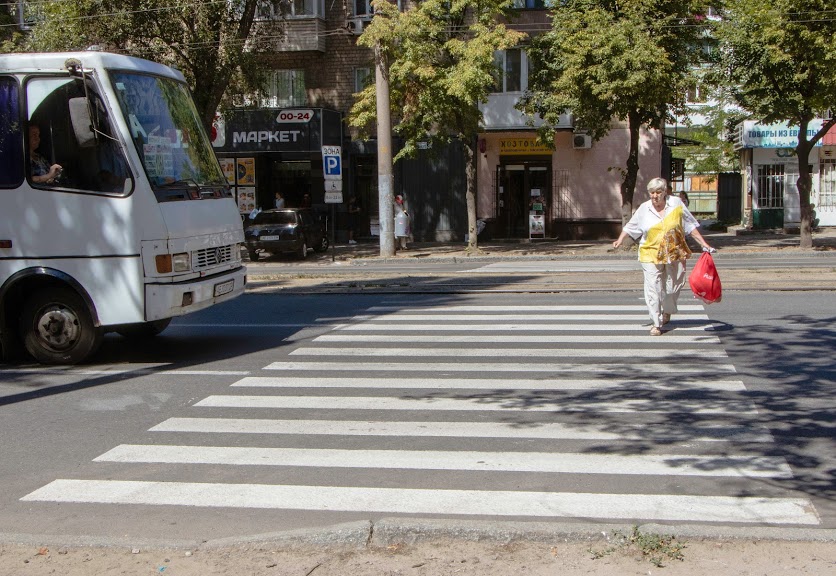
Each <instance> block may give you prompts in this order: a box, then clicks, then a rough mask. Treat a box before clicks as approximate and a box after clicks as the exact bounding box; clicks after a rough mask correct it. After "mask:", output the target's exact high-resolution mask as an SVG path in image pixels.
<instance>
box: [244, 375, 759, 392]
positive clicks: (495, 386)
mask: <svg viewBox="0 0 836 576" xmlns="http://www.w3.org/2000/svg"><path fill="white" fill-rule="evenodd" d="M232 387H233V388H376V389H377V388H399V389H413V390H448V389H456V388H460V389H466V390H486V391H488V390H607V389H614V388H616V389H624V390H700V389H702V390H724V391H728V392H742V391H744V390H745V389H746V387H745V386H744V385H743V382H742V381H740V380H697V379H693V378H683V377H681V376H679V375H677V377H676V378H671V379H670V380H663V379H654V380H649V379H646V378H636V379H632V380H631V379H616V378H610V379H606V378H584V379H571V380H569V379H556V378H543V379H536V380H535V379H528V378H513V379H511V378H507V377H504V378H495V379H494V378H490V375H488V377H487V378H486V377H484V376H480V377H479V378H401V377H394V378H393V377H388V378H379V377H378V378H345V377H341V376H327V377H317V376H307V377H298V376H285V377H270V376H248V377H246V378H241V379H240V380H238V381H237V382H235V383H233V384H232Z"/></svg>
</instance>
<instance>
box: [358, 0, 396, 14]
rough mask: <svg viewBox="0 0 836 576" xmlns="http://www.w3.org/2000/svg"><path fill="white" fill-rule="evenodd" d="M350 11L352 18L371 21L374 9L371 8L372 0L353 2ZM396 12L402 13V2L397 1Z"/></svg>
mask: <svg viewBox="0 0 836 576" xmlns="http://www.w3.org/2000/svg"><path fill="white" fill-rule="evenodd" d="M351 10H352V13H351V14H352V16H357V17H362V18H368V19H371V17H372V16H374V7H373V6H372V0H353V2H352V6H351ZM398 10H400V11H401V12H403V10H404V2H403V0H398Z"/></svg>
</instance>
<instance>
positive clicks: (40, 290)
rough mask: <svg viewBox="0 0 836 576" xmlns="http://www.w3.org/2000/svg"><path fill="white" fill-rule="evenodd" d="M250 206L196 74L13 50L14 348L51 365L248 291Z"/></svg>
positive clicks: (3, 250) (8, 213)
mask: <svg viewBox="0 0 836 576" xmlns="http://www.w3.org/2000/svg"><path fill="white" fill-rule="evenodd" d="M243 241H244V235H243V230H242V225H241V218H240V216H239V215H238V208H237V206H236V203H235V200H234V199H233V197H232V195H231V192H230V187H229V185H228V184H227V180H226V177H225V176H224V174H223V173H222V171H221V168H220V165H219V163H218V161H217V159H216V157H215V155H214V152H213V151H212V147H211V145H210V142H209V139H208V137H207V135H206V131H205V130H204V128H203V126H202V124H201V121H200V118H199V116H198V113H197V109H196V108H195V105H194V102H193V101H192V98H191V95H190V93H189V90H188V87H187V86H186V83H185V80H184V78H183V75H182V74H181V73H180V72H178V71H176V70H174V69H172V68H169V67H167V66H163V65H160V64H157V63H154V62H149V61H147V60H142V59H138V58H132V57H128V56H123V55H117V54H109V53H103V52H97V51H87V52H77V53H44V54H5V55H0V345H2V351H3V354H4V355H6V356H10V355H17V353H21V352H22V351H23V349H25V350H26V351H27V352H28V353H29V354H31V355H32V356H33V357H34V358H35V359H36V360H37V361H39V362H41V363H46V364H74V363H78V362H81V361H83V360H85V359H86V358H88V357H89V356H90V355H91V354H92V353H93V352H95V351H96V349H97V347H98V346H99V344H100V343H101V340H102V337H103V334H104V333H106V332H118V333H120V334H122V335H124V336H126V337H142V336H151V335H155V334H157V333H159V332H160V331H162V330H164V329H165V327H166V326H168V323H169V322H170V321H171V318H172V317H174V316H180V315H183V314H188V313H190V312H194V311H197V310H201V309H204V308H207V307H208V306H211V305H213V304H217V303H219V302H223V301H225V300H229V299H231V298H234V297H236V296H238V295H240V294H242V293H243V291H244V288H245V283H246V267H245V266H244V265H243V264H242V261H241V248H242V243H243Z"/></svg>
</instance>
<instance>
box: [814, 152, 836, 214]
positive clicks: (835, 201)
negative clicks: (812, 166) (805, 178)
mask: <svg viewBox="0 0 836 576" xmlns="http://www.w3.org/2000/svg"><path fill="white" fill-rule="evenodd" d="M816 210H827V211H830V212H832V211H834V210H836V159H833V158H825V159H823V160H822V161H821V164H820V165H819V198H818V202H816Z"/></svg>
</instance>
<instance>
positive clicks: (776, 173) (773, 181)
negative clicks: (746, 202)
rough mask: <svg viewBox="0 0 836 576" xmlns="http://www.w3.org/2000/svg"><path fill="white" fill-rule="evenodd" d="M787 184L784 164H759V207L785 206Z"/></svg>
mask: <svg viewBox="0 0 836 576" xmlns="http://www.w3.org/2000/svg"><path fill="white" fill-rule="evenodd" d="M785 185H786V174H785V172H784V165H783V164H770V165H766V166H758V195H757V208H783V207H784V186H785Z"/></svg>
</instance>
